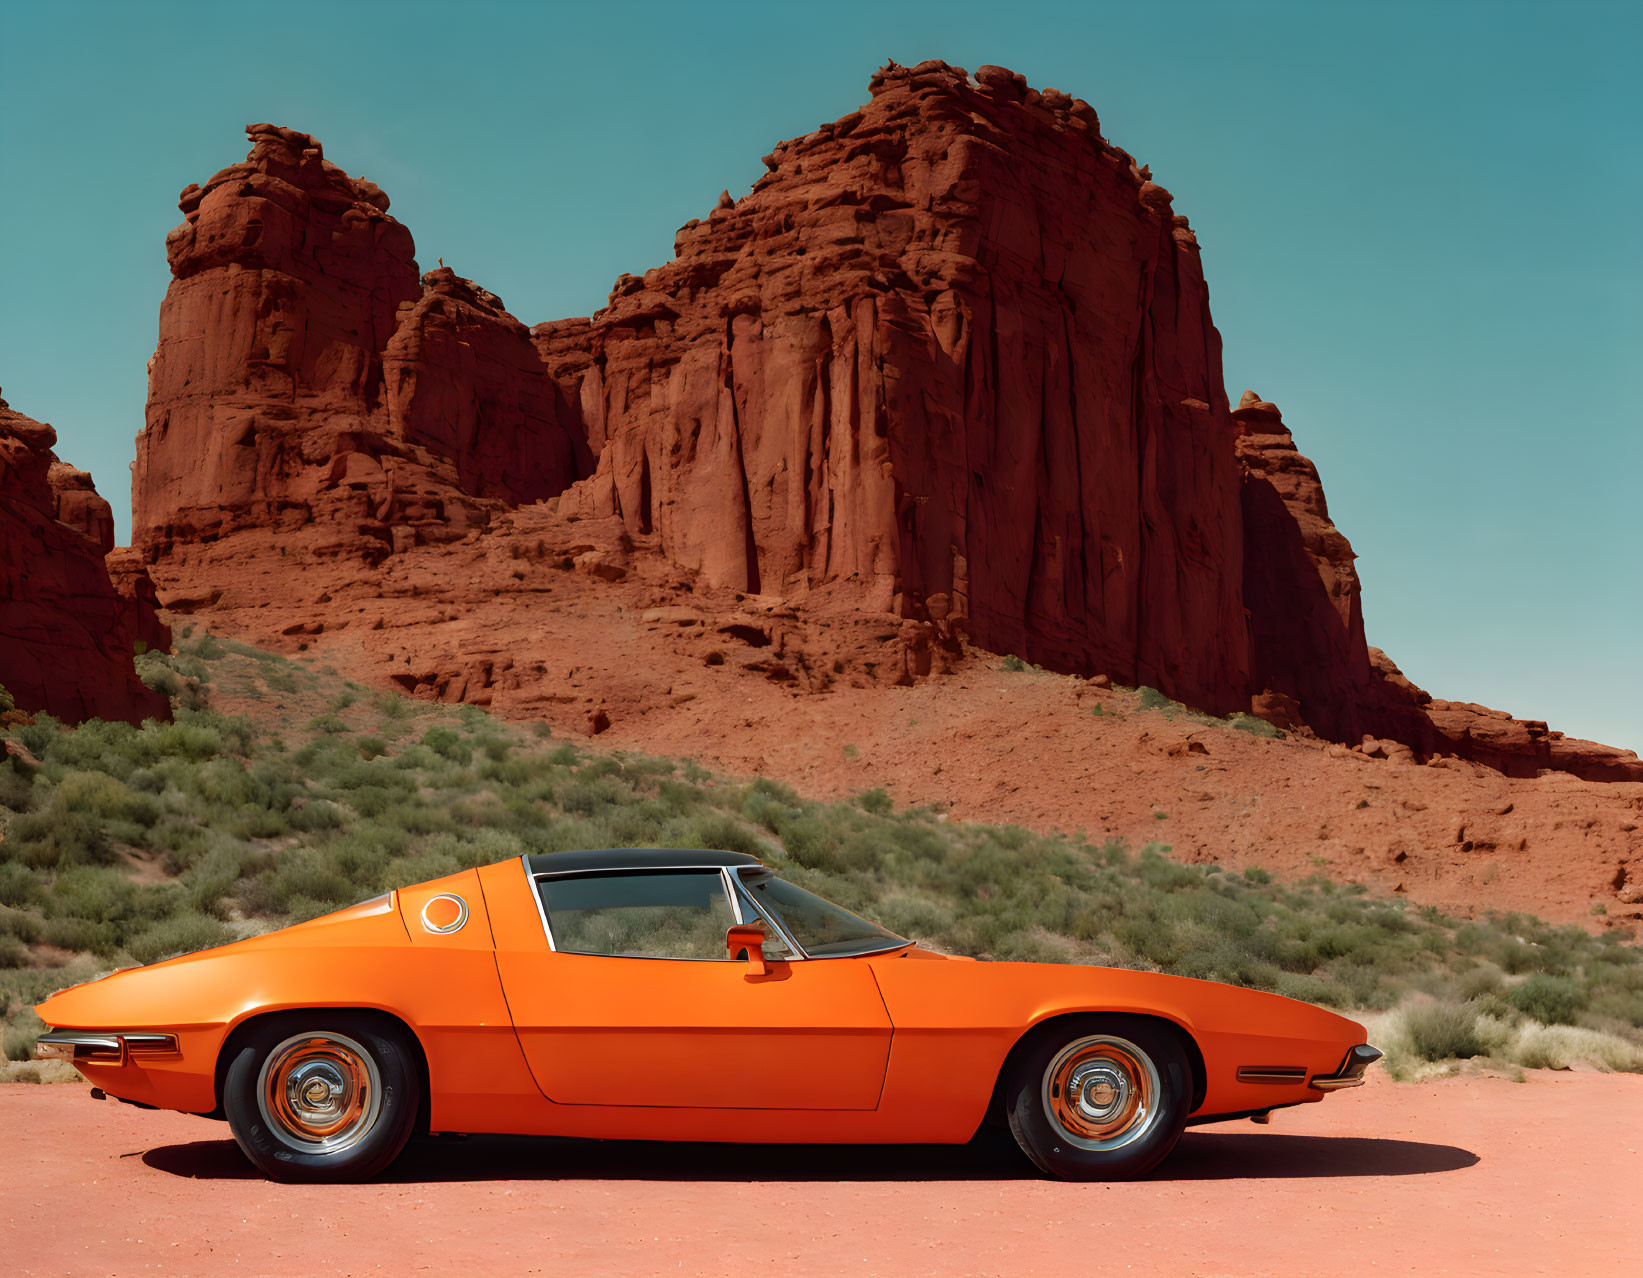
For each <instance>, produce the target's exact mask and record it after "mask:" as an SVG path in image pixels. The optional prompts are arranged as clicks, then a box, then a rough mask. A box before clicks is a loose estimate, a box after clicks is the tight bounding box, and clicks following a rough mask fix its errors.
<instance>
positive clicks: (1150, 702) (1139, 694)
mask: <svg viewBox="0 0 1643 1278" xmlns="http://www.w3.org/2000/svg"><path fill="white" fill-rule="evenodd" d="M1135 694H1136V704H1137V705H1138V707H1139V708H1140V709H1142V710H1160V711H1162V712H1163V714H1164V717H1165V718H1166V719H1173V718H1174V717H1175V716H1176V715H1177V714H1179V713H1180V712H1181V711H1182V710H1185V709H1186V707H1185V706H1183V705H1182V704H1181V703H1180V702H1179V701H1174V700H1172V699H1170V698H1169V697H1166V696H1165V695H1164V694H1163V693H1162V692H1160V691H1158V689H1157V688H1149V687H1148V686H1147V685H1146V684H1142V685H1141V686H1140V687H1139V688H1137V689H1136V690H1135Z"/></svg>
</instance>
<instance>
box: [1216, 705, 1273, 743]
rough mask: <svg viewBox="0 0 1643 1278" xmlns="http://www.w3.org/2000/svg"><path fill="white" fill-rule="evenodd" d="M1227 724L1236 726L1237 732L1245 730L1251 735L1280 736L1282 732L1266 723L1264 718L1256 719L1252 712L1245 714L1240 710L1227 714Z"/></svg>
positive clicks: (1230, 726)
mask: <svg viewBox="0 0 1643 1278" xmlns="http://www.w3.org/2000/svg"><path fill="white" fill-rule="evenodd" d="M1227 726H1228V727H1229V728H1236V729H1237V730H1238V731H1239V732H1247V733H1249V734H1250V735H1251V736H1253V737H1282V736H1283V735H1284V734H1283V732H1282V731H1281V730H1280V729H1279V728H1277V727H1275V726H1274V725H1273V724H1270V723H1268V722H1267V721H1266V720H1265V719H1257V718H1256V717H1255V716H1254V715H1252V714H1245V713H1244V712H1243V711H1242V710H1240V711H1238V712H1237V713H1235V714H1229V715H1228V716H1227Z"/></svg>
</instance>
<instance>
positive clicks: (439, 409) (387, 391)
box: [133, 124, 577, 560]
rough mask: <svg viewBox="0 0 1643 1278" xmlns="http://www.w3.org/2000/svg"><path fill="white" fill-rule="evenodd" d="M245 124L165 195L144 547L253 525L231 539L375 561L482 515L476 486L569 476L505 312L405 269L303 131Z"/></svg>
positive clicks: (534, 366)
mask: <svg viewBox="0 0 1643 1278" xmlns="http://www.w3.org/2000/svg"><path fill="white" fill-rule="evenodd" d="M247 134H248V135H249V137H250V138H251V141H252V143H253V146H252V149H251V153H250V155H249V156H248V157H247V158H246V160H245V161H244V162H243V163H241V164H235V165H232V166H230V167H229V168H226V169H224V170H222V172H220V173H218V174H216V175H215V176H214V177H212V178H211V179H210V180H209V181H208V182H207V183H206V184H205V186H204V187H203V188H201V187H197V186H190V187H188V188H187V189H186V190H185V191H184V192H183V193H182V197H181V200H180V202H179V207H180V208H181V209H182V211H183V214H184V218H185V221H184V222H183V224H182V225H181V226H179V227H177V228H176V229H175V230H174V231H172V232H171V234H170V235H169V236H168V237H167V239H166V250H167V256H168V259H169V261H170V264H171V271H172V275H173V277H174V278H173V280H172V284H171V287H170V288H169V289H168V290H167V292H166V297H165V302H164V304H163V305H162V307H161V309H160V342H159V347H158V349H157V350H156V351H155V354H154V359H153V361H152V363H151V365H150V370H149V396H148V413H147V425H146V427H145V429H144V430H143V432H142V434H141V435H139V436H138V440H137V465H136V470H135V473H134V482H133V520H134V525H135V527H134V536H135V538H136V541H137V543H138V544H139V545H140V546H141V547H142V548H143V550H144V551H145V553H146V554H147V555H148V556H149V557H150V558H161V557H169V556H172V555H173V554H174V553H175V554H178V555H180V556H182V557H185V558H186V557H187V554H188V551H189V548H190V547H191V546H195V547H197V546H198V545H199V544H201V543H203V542H208V541H214V540H216V539H218V538H220V537H223V536H226V535H230V534H233V533H236V532H240V531H250V532H252V533H254V534H256V536H255V537H254V538H253V543H254V544H253V545H252V546H251V547H250V548H248V550H247V553H257V551H256V545H255V543H257V542H259V541H260V542H261V544H262V546H263V549H264V550H265V551H267V552H269V553H282V552H283V551H286V550H289V549H290V548H292V547H293V546H297V545H300V546H303V547H304V548H307V549H310V550H312V551H314V552H317V553H321V554H344V555H349V556H357V557H362V558H365V559H368V560H376V559H380V558H381V557H382V556H384V555H386V554H389V553H391V552H392V550H393V548H394V546H395V544H396V542H397V543H399V544H403V543H404V542H405V541H406V540H411V541H415V540H444V539H450V538H453V537H460V536H462V535H464V534H465V533H466V532H467V531H468V530H469V529H471V528H474V527H480V526H483V525H484V524H485V522H486V521H487V520H488V518H489V512H490V510H491V509H492V508H493V507H494V506H495V504H496V503H495V502H494V501H487V500H484V499H486V498H497V499H500V500H503V501H521V500H536V499H540V498H542V497H545V496H549V495H551V494H553V493H555V492H558V491H559V490H560V489H561V488H563V487H564V486H565V485H566V484H567V483H569V482H570V481H571V480H572V479H573V478H575V476H576V473H577V471H576V453H575V445H574V442H573V441H572V439H571V437H570V436H569V435H567V434H566V433H565V431H564V429H563V427H562V426H561V425H560V423H559V420H558V416H557V414H558V405H557V399H556V391H555V390H554V388H552V387H551V386H549V385H548V383H547V378H546V376H545V374H544V372H543V370H542V368H541V366H540V364H538V363H537V362H536V359H535V353H534V350H533V348H532V347H531V344H530V340H529V337H528V334H527V333H526V331H525V329H524V326H523V325H521V324H520V323H519V322H518V321H517V320H515V319H514V318H513V317H512V316H510V315H508V314H507V312H506V311H504V310H503V309H502V307H501V303H500V302H499V301H498V300H497V299H496V298H495V296H494V295H492V294H489V293H486V292H485V291H484V290H483V289H478V288H476V287H475V286H473V285H471V284H469V283H468V282H467V281H465V280H461V279H458V278H457V277H456V276H455V274H454V273H453V272H450V271H444V270H442V271H435V272H432V273H430V275H429V276H427V277H426V279H425V280H423V281H422V282H421V283H419V281H418V272H417V266H416V262H415V260H414V257H413V253H414V246H413V244H412V241H411V235H410V232H409V231H407V230H406V229H405V228H404V227H403V226H402V225H400V223H398V222H397V221H395V220H394V219H393V218H392V217H390V216H388V212H387V209H388V197H387V196H386V195H385V194H383V192H382V191H381V189H380V188H378V187H377V186H376V184H375V183H372V182H368V181H364V180H363V179H353V178H350V177H349V176H348V175H347V174H345V173H344V172H343V171H342V170H341V169H339V168H337V166H336V165H334V164H331V163H330V162H329V161H327V160H325V159H324V157H323V155H322V154H321V149H320V146H319V144H318V143H317V142H316V141H315V140H314V139H313V138H311V137H309V136H308V135H307V134H305V133H298V132H296V131H294V130H292V129H284V128H279V127H276V126H274V125H270V124H257V125H252V126H251V127H250V128H248V129H247ZM527 457H528V460H522V459H524V458H527ZM270 532H272V533H276V534H277V535H278V541H277V543H276V542H274V541H272V540H270V539H269V538H268V534H269V533H270Z"/></svg>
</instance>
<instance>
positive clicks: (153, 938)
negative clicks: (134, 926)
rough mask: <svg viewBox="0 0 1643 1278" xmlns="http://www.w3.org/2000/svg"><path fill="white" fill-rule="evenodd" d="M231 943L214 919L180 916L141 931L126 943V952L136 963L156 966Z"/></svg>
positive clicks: (188, 915)
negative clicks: (161, 962) (195, 952)
mask: <svg viewBox="0 0 1643 1278" xmlns="http://www.w3.org/2000/svg"><path fill="white" fill-rule="evenodd" d="M231 939H233V937H232V933H230V932H229V930H228V929H227V928H225V927H224V926H223V925H222V924H221V923H219V922H218V921H217V920H216V919H213V918H208V917H207V916H205V915H203V914H180V915H177V916H176V917H175V918H169V919H165V920H163V921H162V922H159V923H155V924H154V925H153V926H151V927H148V928H145V929H144V930H143V931H142V932H139V933H138V934H137V935H136V936H133V937H132V938H131V939H129V940H128V941H127V942H126V944H125V948H126V952H127V953H128V954H130V955H131V957H132V958H134V959H136V960H137V961H138V962H139V963H144V964H147V963H158V962H159V961H160V960H162V959H167V958H172V957H175V956H176V955H178V954H189V953H192V952H193V951H195V950H203V949H208V948H209V947H211V946H213V945H222V944H223V943H225V942H226V941H229V940H231Z"/></svg>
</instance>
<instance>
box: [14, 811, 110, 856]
mask: <svg viewBox="0 0 1643 1278" xmlns="http://www.w3.org/2000/svg"><path fill="white" fill-rule="evenodd" d="M3 846H4V847H5V850H6V854H7V855H8V856H11V857H15V858H16V859H17V860H18V861H21V862H22V863H23V864H24V865H30V866H34V867H35V868H36V869H42V870H50V869H57V868H65V869H66V868H67V867H69V866H75V865H103V864H106V863H107V862H108V861H110V860H113V859H114V852H113V850H112V849H111V848H110V847H109V845H108V839H107V838H106V837H104V835H103V832H102V830H101V829H100V828H99V827H98V826H97V825H95V824H93V823H92V822H91V821H88V820H87V819H86V818H85V817H83V816H80V815H79V814H78V813H72V812H71V813H56V812H39V813H29V814H27V815H25V816H20V817H18V818H17V819H16V820H15V821H13V822H12V823H11V826H10V828H9V830H8V831H7V834H6V842H5V844H4V845H3Z"/></svg>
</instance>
